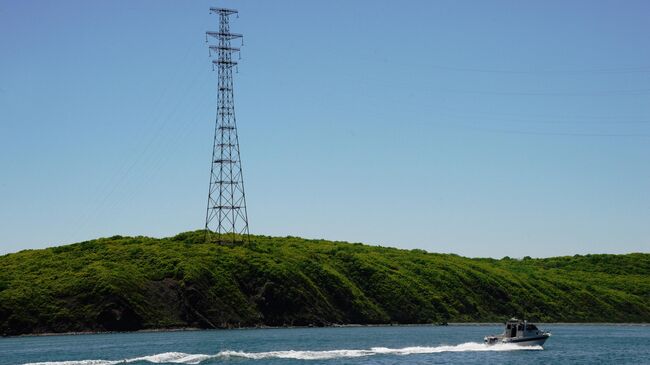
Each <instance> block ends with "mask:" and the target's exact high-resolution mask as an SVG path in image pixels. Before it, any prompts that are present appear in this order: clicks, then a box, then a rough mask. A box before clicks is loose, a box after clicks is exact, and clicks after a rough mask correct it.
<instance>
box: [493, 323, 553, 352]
mask: <svg viewBox="0 0 650 365" xmlns="http://www.w3.org/2000/svg"><path fill="white" fill-rule="evenodd" d="M505 326H506V327H505V329H504V331H503V333H502V334H500V335H493V336H485V343H486V344H487V345H496V344H499V343H511V344H516V345H520V346H542V345H544V342H546V340H547V339H548V338H549V337H551V333H550V332H548V331H544V330H540V329H539V328H537V326H535V325H534V324H532V323H528V321H526V320H521V319H517V318H511V319H510V320H509V321H507V322H506V323H505Z"/></svg>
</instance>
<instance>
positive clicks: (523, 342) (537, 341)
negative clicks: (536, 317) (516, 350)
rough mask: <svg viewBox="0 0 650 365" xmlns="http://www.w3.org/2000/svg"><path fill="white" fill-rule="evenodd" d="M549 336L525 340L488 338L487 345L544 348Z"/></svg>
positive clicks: (525, 338)
mask: <svg viewBox="0 0 650 365" xmlns="http://www.w3.org/2000/svg"><path fill="white" fill-rule="evenodd" d="M549 337H550V336H548V335H543V336H535V337H524V338H497V337H492V338H486V340H485V343H486V344H488V345H496V344H499V343H510V344H513V345H517V346H543V345H544V342H546V340H547V339H548V338H549Z"/></svg>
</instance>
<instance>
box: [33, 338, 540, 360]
mask: <svg viewBox="0 0 650 365" xmlns="http://www.w3.org/2000/svg"><path fill="white" fill-rule="evenodd" d="M520 350H542V347H541V346H517V345H514V344H497V345H492V346H487V345H485V344H482V343H476V342H467V343H463V344H460V345H452V346H446V345H443V346H434V347H424V346H416V347H404V348H401V349H391V348H387V347H373V348H370V349H368V350H325V351H303V350H288V351H267V352H244V351H230V350H227V351H221V352H219V353H217V354H214V355H205V354H185V353H182V352H165V353H161V354H156V355H150V356H143V357H135V358H131V359H123V360H73V361H51V362H37V363H28V364H24V365H116V364H130V363H138V362H149V363H154V364H191V365H192V364H200V363H202V362H204V361H207V360H228V359H251V360H263V359H294V360H329V359H340V358H354V357H364V356H375V355H397V356H406V355H415V354H436V353H441V352H470V351H520Z"/></svg>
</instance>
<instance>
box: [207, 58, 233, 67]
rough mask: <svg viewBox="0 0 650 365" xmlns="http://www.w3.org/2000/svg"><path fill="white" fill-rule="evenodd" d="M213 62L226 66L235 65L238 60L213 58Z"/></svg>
mask: <svg viewBox="0 0 650 365" xmlns="http://www.w3.org/2000/svg"><path fill="white" fill-rule="evenodd" d="M212 63H214V64H215V65H226V66H235V65H237V61H231V60H222V59H218V60H212Z"/></svg>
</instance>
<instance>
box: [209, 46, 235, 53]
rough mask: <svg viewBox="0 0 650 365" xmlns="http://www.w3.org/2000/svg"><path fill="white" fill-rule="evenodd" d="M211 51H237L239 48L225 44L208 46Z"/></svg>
mask: <svg viewBox="0 0 650 365" xmlns="http://www.w3.org/2000/svg"><path fill="white" fill-rule="evenodd" d="M208 48H210V50H211V51H215V52H218V51H224V52H239V51H240V49H239V48H237V47H226V46H209V47H208Z"/></svg>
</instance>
